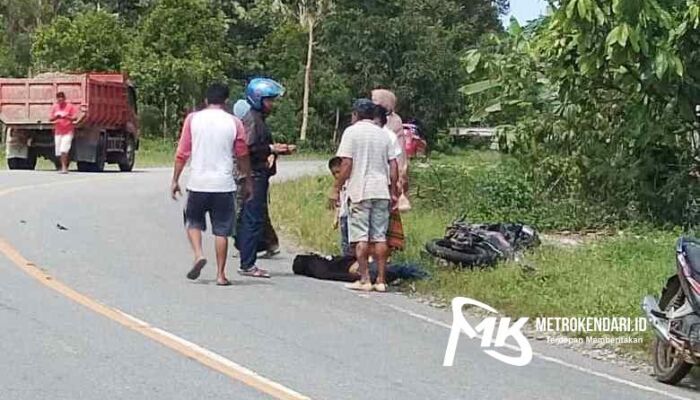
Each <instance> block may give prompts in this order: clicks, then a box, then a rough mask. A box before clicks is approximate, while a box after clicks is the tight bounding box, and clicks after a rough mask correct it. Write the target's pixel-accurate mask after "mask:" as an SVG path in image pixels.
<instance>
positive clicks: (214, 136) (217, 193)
mask: <svg viewBox="0 0 700 400" xmlns="http://www.w3.org/2000/svg"><path fill="white" fill-rule="evenodd" d="M228 96H229V90H228V87H227V86H224V85H221V84H213V85H211V86H210V87H209V88H208V89H207V95H206V98H207V107H206V108H205V109H204V110H201V111H196V112H193V113H191V114H189V115H188V116H187V118H186V119H185V123H184V124H183V127H182V134H181V136H180V142H179V144H178V147H177V154H176V156H175V171H174V172H173V182H172V186H171V195H172V197H173V199H177V194H178V193H181V191H180V184H179V180H180V175H181V174H182V171H183V169H184V168H185V164H186V163H187V161H188V160H189V161H190V179H189V182H188V184H187V206H186V207H185V211H184V219H185V225H186V228H187V236H188V238H189V240H190V244H191V246H192V250H193V251H194V262H193V265H192V269H191V270H190V272H189V273H188V274H187V278H188V279H192V280H194V279H197V278H198V277H199V275H200V272H201V271H202V268H204V266H205V264H206V263H207V260H206V259H205V258H204V256H203V254H202V231H204V230H206V226H207V225H206V214H207V213H208V214H209V219H210V221H211V230H212V233H213V234H214V236H215V237H216V239H215V247H216V263H217V273H216V284H217V285H219V286H229V285H231V282H230V281H229V280H228V279H227V278H226V271H225V268H226V256H227V253H228V238H229V236H231V233H232V230H233V222H234V218H235V213H236V210H235V201H234V199H235V196H236V189H237V188H236V181H235V178H234V173H233V168H234V158H235V164H236V165H237V167H238V169H239V171H240V173H241V174H242V175H244V176H248V175H249V174H250V171H249V168H250V160H249V158H248V146H247V145H246V131H245V128H244V126H243V123H242V122H241V120H240V119H238V118H236V117H235V116H233V115H231V114H229V113H228V112H226V111H225V110H224V106H225V104H226V100H227V99H228ZM249 186H250V184H247V185H246V187H245V188H244V189H243V190H246V193H251V191H250V187H249Z"/></svg>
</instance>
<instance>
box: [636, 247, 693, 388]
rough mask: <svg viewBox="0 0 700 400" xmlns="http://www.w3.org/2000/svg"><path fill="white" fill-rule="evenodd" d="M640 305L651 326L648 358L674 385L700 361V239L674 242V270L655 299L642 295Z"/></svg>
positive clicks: (657, 372) (659, 377)
mask: <svg viewBox="0 0 700 400" xmlns="http://www.w3.org/2000/svg"><path fill="white" fill-rule="evenodd" d="M642 309H643V310H644V313H645V314H646V317H647V319H648V320H649V322H650V323H651V326H652V327H653V329H654V333H655V334H656V337H655V338H654V342H653V344H652V359H653V364H654V372H655V375H656V379H657V380H658V381H660V382H663V383H667V384H671V385H675V384H677V383H678V382H680V381H681V380H682V379H683V378H685V376H686V375H688V373H689V372H690V370H691V369H692V368H693V366H695V365H700V241H699V240H697V239H692V238H685V237H682V238H680V239H679V240H678V242H677V244H676V273H675V274H674V275H672V276H671V277H670V278H668V281H667V282H666V286H665V287H664V289H663V291H662V292H661V298H660V299H659V301H658V302H657V300H656V298H655V297H653V296H646V297H645V298H644V300H643V301H642Z"/></svg>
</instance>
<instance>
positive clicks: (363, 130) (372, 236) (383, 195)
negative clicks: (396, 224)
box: [330, 99, 398, 292]
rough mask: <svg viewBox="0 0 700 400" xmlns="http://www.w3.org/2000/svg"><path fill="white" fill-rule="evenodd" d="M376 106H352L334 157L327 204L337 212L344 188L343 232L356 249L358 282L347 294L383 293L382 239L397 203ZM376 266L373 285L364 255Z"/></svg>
mask: <svg viewBox="0 0 700 400" xmlns="http://www.w3.org/2000/svg"><path fill="white" fill-rule="evenodd" d="M374 116H375V105H374V103H372V101H371V100H369V99H360V100H357V101H356V102H355V104H354V105H353V125H352V126H350V127H349V128H347V129H346V130H345V132H344V133H343V137H342V139H341V142H340V146H339V147H338V152H337V154H336V156H338V157H340V158H342V159H343V161H342V164H341V171H340V174H339V175H338V177H337V178H336V180H335V184H334V186H333V190H332V192H331V195H330V201H331V204H332V205H333V206H336V205H337V204H338V201H339V197H340V189H341V188H342V187H343V185H345V183H346V182H347V193H348V198H349V203H350V206H349V217H348V225H349V228H348V231H349V237H350V243H351V244H352V245H353V246H354V247H355V256H356V258H357V262H358V264H359V273H360V276H361V278H360V280H359V281H357V282H354V283H352V284H350V285H348V288H349V289H353V290H362V291H371V290H376V291H378V292H385V291H386V289H387V287H386V279H385V269H386V261H387V256H388V247H387V243H386V233H387V229H388V226H389V213H390V211H391V208H392V207H394V205H395V203H396V199H397V197H396V192H397V180H398V164H397V162H396V152H395V148H394V147H393V143H392V140H391V138H390V137H389V135H387V134H386V133H385V132H384V131H383V130H382V128H380V127H378V126H377V125H376V124H375V123H374ZM370 253H372V255H373V256H374V259H375V260H376V262H377V269H378V274H377V280H376V284H375V285H372V282H371V280H370V274H369V255H370Z"/></svg>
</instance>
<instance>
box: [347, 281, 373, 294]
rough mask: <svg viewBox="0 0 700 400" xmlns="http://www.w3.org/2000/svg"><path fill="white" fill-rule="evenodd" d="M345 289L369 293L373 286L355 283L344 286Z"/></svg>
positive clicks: (359, 282)
mask: <svg viewBox="0 0 700 400" xmlns="http://www.w3.org/2000/svg"><path fill="white" fill-rule="evenodd" d="M345 288H346V289H350V290H358V291H362V292H371V291H372V289H374V286H372V282H362V281H355V282H353V283H348V284H347V285H345Z"/></svg>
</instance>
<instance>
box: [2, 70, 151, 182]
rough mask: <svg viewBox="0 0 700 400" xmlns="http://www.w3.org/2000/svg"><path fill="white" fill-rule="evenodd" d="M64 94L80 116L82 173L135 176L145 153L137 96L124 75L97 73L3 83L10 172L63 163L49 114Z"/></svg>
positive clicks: (76, 148) (77, 154)
mask: <svg viewBox="0 0 700 400" xmlns="http://www.w3.org/2000/svg"><path fill="white" fill-rule="evenodd" d="M58 92H63V93H65V94H66V101H68V102H70V103H73V104H74V105H75V106H76V107H77V108H78V110H79V111H78V121H77V122H76V125H75V136H74V139H73V146H72V149H71V153H70V158H71V160H72V161H76V162H77V164H78V170H79V171H92V172H100V171H103V170H104V167H105V164H106V163H109V164H118V165H119V169H120V170H122V171H131V170H132V168H133V167H134V162H135V160H136V150H138V147H139V131H138V117H137V108H136V91H135V90H134V87H133V85H132V84H131V83H130V82H129V81H128V79H127V78H126V76H124V75H122V74H118V73H95V72H91V73H83V74H42V75H38V76H36V77H34V78H27V79H9V78H0V122H2V124H3V125H4V126H5V135H6V136H5V142H6V154H7V164H8V167H9V168H10V169H34V168H35V166H36V160H37V158H38V157H44V158H47V159H49V160H51V161H53V162H54V163H56V162H57V159H56V156H55V154H54V153H55V152H54V140H53V124H52V123H51V122H49V113H50V110H51V106H52V105H53V104H54V102H55V101H56V93H58Z"/></svg>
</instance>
